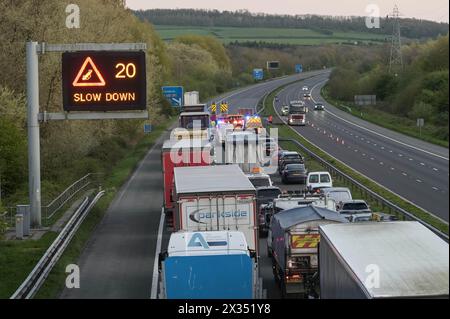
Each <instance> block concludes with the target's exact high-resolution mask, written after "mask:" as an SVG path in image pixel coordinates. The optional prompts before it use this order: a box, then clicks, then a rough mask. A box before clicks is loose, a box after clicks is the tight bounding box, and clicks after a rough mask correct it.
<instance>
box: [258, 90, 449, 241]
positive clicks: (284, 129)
mask: <svg viewBox="0 0 450 319" xmlns="http://www.w3.org/2000/svg"><path fill="white" fill-rule="evenodd" d="M289 85H292V83H290V84H288V85H285V86H282V87H279V88H278V89H277V90H275V91H273V92H271V93H270V94H269V96H268V97H267V99H266V101H265V104H266V105H265V108H264V115H266V116H269V115H272V116H274V117H277V114H276V112H275V110H274V107H273V100H274V98H275V96H276V95H277V94H279V92H281V91H282V90H283V89H284V88H285V87H287V86H289ZM273 127H277V128H278V135H279V137H281V138H291V139H296V140H297V141H299V142H300V143H302V144H303V145H304V146H305V147H306V148H308V149H309V150H310V151H312V152H314V153H315V154H317V155H318V156H320V157H321V158H323V159H324V160H326V161H327V162H328V163H331V164H332V165H333V166H335V167H336V168H338V169H339V170H341V171H342V172H344V173H346V174H347V175H349V176H351V177H352V178H353V179H355V180H357V181H358V182H360V183H361V184H363V185H365V186H366V187H368V188H369V189H371V190H372V191H374V192H375V193H377V194H379V195H380V196H382V197H383V198H385V199H387V200H389V201H390V202H392V203H394V204H396V205H397V206H399V207H401V208H402V209H404V210H406V211H408V212H409V213H411V214H413V215H414V216H416V217H417V218H419V219H421V220H422V221H424V222H426V223H428V224H430V225H432V226H434V227H435V228H437V229H438V230H440V231H442V232H444V233H446V234H447V235H448V233H449V226H448V224H445V223H444V222H442V221H440V220H439V219H437V218H435V217H434V216H432V215H431V214H429V213H427V212H425V211H423V210H421V209H420V208H418V207H416V206H415V205H413V204H411V203H409V202H407V201H405V200H403V199H402V198H400V197H399V196H397V195H395V194H393V193H392V192H390V191H388V190H386V189H384V188H383V187H381V186H379V185H378V184H377V183H374V182H373V181H371V180H369V179H368V178H366V177H364V176H363V175H361V174H359V173H357V172H355V171H354V170H353V169H352V168H350V167H348V166H347V165H345V164H344V163H342V162H340V161H337V160H336V159H334V158H332V157H331V156H329V155H328V154H326V153H324V152H323V151H321V150H320V149H318V148H317V147H316V146H314V145H313V144H311V143H309V142H308V141H307V140H306V139H304V138H303V137H301V136H299V135H298V134H296V133H295V132H294V131H293V130H292V129H291V128H290V127H288V126H285V125H277V126H273ZM282 146H283V144H282ZM288 148H289V149H293V150H298V147H296V146H295V145H292V143H290V145H289V147H288ZM306 159H307V160H308V157H307V158H306ZM309 160H310V161H311V160H312V159H311V158H309ZM354 191H355V190H354ZM358 192H359V194H358ZM356 195H364V194H361V192H360V191H357V193H356ZM363 197H364V196H363ZM369 204H371V205H372V208H373V209H374V210H375V209H376V210H379V211H384V210H385V208H383V207H379V206H378V205H377V203H375V202H372V203H369Z"/></svg>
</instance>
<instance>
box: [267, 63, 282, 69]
mask: <svg viewBox="0 0 450 319" xmlns="http://www.w3.org/2000/svg"><path fill="white" fill-rule="evenodd" d="M267 68H268V69H269V70H270V69H279V68H280V61H267Z"/></svg>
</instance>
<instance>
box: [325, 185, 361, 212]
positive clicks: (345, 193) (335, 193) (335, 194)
mask: <svg viewBox="0 0 450 319" xmlns="http://www.w3.org/2000/svg"><path fill="white" fill-rule="evenodd" d="M320 193H321V194H323V195H324V196H326V197H328V198H331V199H333V200H334V201H335V202H336V204H337V207H339V203H341V202H346V201H349V200H353V198H352V193H351V191H350V189H348V188H346V187H331V188H324V189H322V190H321V191H320Z"/></svg>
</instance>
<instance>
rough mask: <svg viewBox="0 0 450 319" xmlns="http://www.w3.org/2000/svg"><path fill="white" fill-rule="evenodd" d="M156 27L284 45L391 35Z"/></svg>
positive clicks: (167, 35) (169, 35) (173, 33)
mask: <svg viewBox="0 0 450 319" xmlns="http://www.w3.org/2000/svg"><path fill="white" fill-rule="evenodd" d="M155 30H156V31H157V32H158V34H159V36H160V37H161V38H162V39H163V40H165V41H171V40H174V39H175V38H177V37H179V36H181V35H185V34H196V35H210V36H214V37H216V38H218V39H220V40H221V41H222V42H223V43H225V44H230V43H240V44H244V43H251V42H263V43H267V44H283V45H319V44H340V43H350V44H354V43H355V42H356V43H359V44H361V43H363V44H369V43H370V44H374V43H383V42H386V41H388V39H389V36H388V35H383V34H372V33H367V32H366V33H364V32H353V31H348V32H343V31H342V32H320V31H315V30H311V29H294V28H244V27H242V28H237V27H198V26H197V27H196V26H171V25H155Z"/></svg>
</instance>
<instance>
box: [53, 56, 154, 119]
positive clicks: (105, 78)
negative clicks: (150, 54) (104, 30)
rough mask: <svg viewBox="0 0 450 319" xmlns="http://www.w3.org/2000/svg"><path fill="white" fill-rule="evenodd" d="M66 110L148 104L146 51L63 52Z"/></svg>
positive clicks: (123, 108) (121, 108)
mask: <svg viewBox="0 0 450 319" xmlns="http://www.w3.org/2000/svg"><path fill="white" fill-rule="evenodd" d="M62 75H63V105H64V110H65V111H126V110H145V109H146V108H147V79H146V67H145V52H143V51H141V52H130V51H127V52H125V51H124V52H121V51H114V52H109V51H83V52H65V53H63V55H62Z"/></svg>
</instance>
